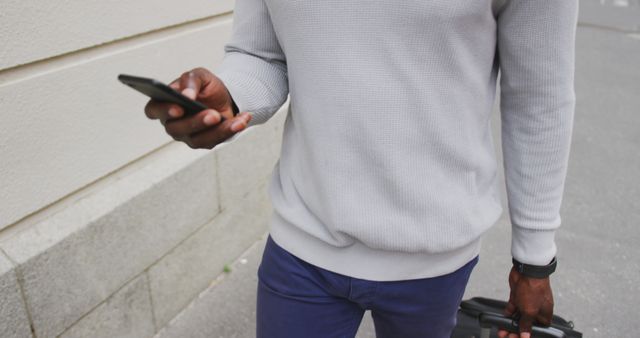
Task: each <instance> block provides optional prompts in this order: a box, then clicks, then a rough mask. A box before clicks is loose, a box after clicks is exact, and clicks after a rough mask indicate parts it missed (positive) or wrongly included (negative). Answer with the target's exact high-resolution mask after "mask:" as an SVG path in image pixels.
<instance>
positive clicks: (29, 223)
mask: <svg viewBox="0 0 640 338" xmlns="http://www.w3.org/2000/svg"><path fill="white" fill-rule="evenodd" d="M232 8H233V2H232V1H227V0H213V1H201V0H192V1H182V2H177V1H150V0H142V1H122V0H114V1H107V2H105V1H94V0H90V1H79V0H72V1H64V2H55V1H54V2H42V1H38V2H36V1H32V0H27V1H17V0H8V1H3V3H2V9H1V10H0V40H1V41H2V47H1V48H0V110H1V114H2V123H0V317H1V318H3V320H2V321H0V337H30V336H32V335H33V336H37V337H55V336H58V335H62V336H64V337H78V336H92V337H102V336H104V337H114V336H118V337H126V336H130V337H145V336H150V335H152V334H153V333H155V332H157V331H158V330H159V329H161V328H162V327H163V326H165V325H166V324H167V323H168V322H169V320H170V319H171V318H173V317H174V316H175V315H176V314H178V313H179V312H180V311H181V310H182V309H183V308H184V307H185V306H186V305H187V304H188V303H189V302H190V301H191V300H192V299H193V297H195V296H196V295H197V293H198V292H199V291H201V290H202V289H204V288H205V287H206V286H208V285H209V283H210V281H211V280H212V279H213V278H215V277H216V276H217V275H218V274H220V273H221V271H222V267H223V266H224V264H226V263H228V262H229V261H231V260H233V259H234V258H235V257H236V256H237V255H239V254H240V253H241V252H242V251H244V249H245V248H247V247H248V246H249V245H251V244H252V243H253V242H255V241H256V240H257V239H258V238H259V237H261V236H262V234H264V232H265V231H266V224H267V220H268V217H269V214H270V210H271V206H270V204H269V201H268V198H267V195H266V184H267V180H268V177H269V175H270V173H271V171H272V169H273V166H274V165H275V162H276V161H277V158H278V155H279V150H280V137H281V126H282V122H283V119H285V118H286V109H285V108H283V110H282V111H281V112H280V113H278V114H277V115H276V117H274V118H273V119H272V121H270V122H268V123H266V124H265V125H262V126H256V127H251V128H249V129H247V130H245V131H243V132H242V135H240V137H238V138H237V139H235V140H234V141H233V142H230V143H227V144H224V145H221V146H219V147H216V149H214V150H212V151H206V150H198V151H195V150H191V149H189V148H188V147H186V146H185V145H183V144H179V143H176V142H173V141H172V140H171V139H170V137H168V136H167V135H166V134H165V133H164V131H163V129H162V126H160V125H159V124H158V123H157V122H155V121H149V120H147V119H146V117H145V116H144V114H143V106H144V104H145V102H146V98H145V97H144V96H142V95H140V94H138V93H136V92H134V91H132V90H130V89H128V88H126V87H125V86H123V85H121V84H120V83H119V82H118V81H117V80H116V77H117V75H118V74H119V73H131V74H135V75H141V76H149V77H154V78H157V79H160V80H163V81H166V82H168V81H170V80H172V79H173V78H174V77H175V76H177V75H179V74H180V73H181V72H182V71H185V70H188V69H190V68H193V67H197V66H204V67H207V68H214V67H215V66H216V64H217V63H218V62H220V60H221V58H222V56H223V44H224V43H225V41H226V40H227V39H228V38H229V36H230V33H231V19H232V15H231V10H232ZM237 153H238V154H241V155H240V156H238V155H236V154H237ZM239 178H241V179H239ZM240 206H244V207H246V208H249V209H250V210H252V212H250V213H247V211H246V210H244V209H242V208H240ZM212 243H216V245H212ZM175 290H180V292H176V291H175ZM132 319H133V320H132Z"/></svg>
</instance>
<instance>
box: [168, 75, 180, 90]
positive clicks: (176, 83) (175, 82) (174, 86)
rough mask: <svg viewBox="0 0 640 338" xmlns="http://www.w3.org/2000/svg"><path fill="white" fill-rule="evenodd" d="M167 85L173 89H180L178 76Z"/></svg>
mask: <svg viewBox="0 0 640 338" xmlns="http://www.w3.org/2000/svg"><path fill="white" fill-rule="evenodd" d="M169 87H171V88H172V89H173V90H177V91H180V78H177V79H175V80H173V81H171V83H169Z"/></svg>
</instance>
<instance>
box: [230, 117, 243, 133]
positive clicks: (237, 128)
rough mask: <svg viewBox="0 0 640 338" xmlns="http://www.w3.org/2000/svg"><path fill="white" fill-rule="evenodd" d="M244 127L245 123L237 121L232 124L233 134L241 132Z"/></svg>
mask: <svg viewBox="0 0 640 338" xmlns="http://www.w3.org/2000/svg"><path fill="white" fill-rule="evenodd" d="M243 126H244V121H242V120H236V121H234V122H233V123H232V124H231V131H233V132H237V131H240V129H242V128H243Z"/></svg>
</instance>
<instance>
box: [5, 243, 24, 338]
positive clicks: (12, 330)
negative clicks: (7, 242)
mask: <svg viewBox="0 0 640 338" xmlns="http://www.w3.org/2000/svg"><path fill="white" fill-rule="evenodd" d="M0 337H2V338H22V337H31V329H30V328H29V319H28V318H27V312H26V309H25V307H24V302H23V301H22V296H21V295H20V288H19V286H18V280H17V278H16V273H15V270H14V269H13V266H12V265H11V262H9V260H8V259H7V258H6V257H4V255H3V254H2V253H1V252H0Z"/></svg>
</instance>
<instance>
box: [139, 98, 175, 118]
mask: <svg viewBox="0 0 640 338" xmlns="http://www.w3.org/2000/svg"><path fill="white" fill-rule="evenodd" d="M144 113H145V115H147V117H148V118H150V119H152V120H157V119H160V120H162V121H163V122H164V121H166V120H168V119H169V118H178V117H180V116H182V115H183V114H184V111H183V109H182V108H181V107H180V106H178V105H176V104H172V103H167V102H160V101H156V100H149V102H147V104H146V105H145V107H144Z"/></svg>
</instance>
